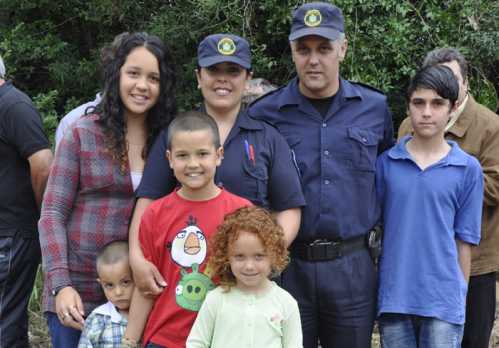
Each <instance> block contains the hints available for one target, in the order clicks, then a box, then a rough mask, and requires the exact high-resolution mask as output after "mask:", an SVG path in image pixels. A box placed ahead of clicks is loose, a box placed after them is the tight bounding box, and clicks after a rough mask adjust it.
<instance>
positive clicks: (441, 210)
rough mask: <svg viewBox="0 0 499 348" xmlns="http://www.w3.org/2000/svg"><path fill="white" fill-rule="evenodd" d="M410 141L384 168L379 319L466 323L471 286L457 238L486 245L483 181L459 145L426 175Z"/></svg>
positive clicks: (379, 181) (381, 163)
mask: <svg viewBox="0 0 499 348" xmlns="http://www.w3.org/2000/svg"><path fill="white" fill-rule="evenodd" d="M410 138H411V137H410V136H407V137H404V138H402V139H401V140H400V142H399V143H398V144H397V145H396V146H395V147H393V148H392V149H390V150H388V151H386V152H385V153H383V154H382V155H381V156H380V157H379V159H378V161H377V171H376V187H377V192H378V195H379V199H380V202H381V203H382V210H383V221H384V236H383V250H382V254H381V259H380V265H379V292H378V315H380V314H382V313H400V314H412V315H420V316H426V317H434V318H438V319H440V320H444V321H447V322H450V323H454V324H463V323H464V316H465V305H466V292H467V287H468V286H467V284H466V281H465V279H464V276H463V273H462V271H461V268H460V266H459V260H458V251H457V245H456V239H460V240H461V241H463V242H466V243H469V244H478V243H479V242H480V222H481V216H482V214H481V212H482V203H483V175H482V169H481V167H480V164H479V162H478V161H477V159H476V158H474V157H473V156H470V155H468V154H466V153H465V152H464V151H463V150H461V149H460V148H459V146H458V145H457V143H455V142H453V141H448V143H449V145H451V150H450V151H449V153H448V154H447V155H446V156H445V157H444V158H442V159H441V160H440V161H438V162H437V163H435V164H433V165H431V166H429V167H427V168H426V169H425V170H421V169H420V168H419V166H418V165H417V164H416V163H415V162H414V161H413V160H412V158H411V155H410V154H409V152H407V150H406V143H407V141H408V140H409V139H410Z"/></svg>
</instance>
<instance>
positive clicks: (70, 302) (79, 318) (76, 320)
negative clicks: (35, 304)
mask: <svg viewBox="0 0 499 348" xmlns="http://www.w3.org/2000/svg"><path fill="white" fill-rule="evenodd" d="M55 311H56V313H57V316H58V317H59V321H60V322H61V324H62V325H64V326H67V327H71V328H73V329H76V330H82V329H83V324H84V322H85V319H84V318H83V316H84V315H85V312H84V311H83V303H82V301H81V297H80V294H78V292H77V291H76V290H75V289H74V288H73V287H71V286H66V287H65V288H63V289H61V290H60V291H59V292H58V293H57V296H56V297H55Z"/></svg>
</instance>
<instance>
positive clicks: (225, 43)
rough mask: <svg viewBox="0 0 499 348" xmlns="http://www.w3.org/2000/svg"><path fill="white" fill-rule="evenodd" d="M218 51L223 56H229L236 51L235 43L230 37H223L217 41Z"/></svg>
mask: <svg viewBox="0 0 499 348" xmlns="http://www.w3.org/2000/svg"><path fill="white" fill-rule="evenodd" d="M217 48H218V52H220V53H221V54H223V55H225V56H230V55H232V54H234V52H236V44H235V43H234V41H233V40H232V39H231V38H228V37H224V38H223V39H221V40H220V41H218V46H217Z"/></svg>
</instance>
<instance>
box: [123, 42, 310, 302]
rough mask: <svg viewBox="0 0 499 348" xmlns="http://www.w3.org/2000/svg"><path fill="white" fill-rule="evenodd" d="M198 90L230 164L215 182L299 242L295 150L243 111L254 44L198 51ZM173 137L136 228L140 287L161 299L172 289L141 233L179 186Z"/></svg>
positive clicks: (159, 150) (153, 172)
mask: <svg viewBox="0 0 499 348" xmlns="http://www.w3.org/2000/svg"><path fill="white" fill-rule="evenodd" d="M197 59H198V69H197V70H196V77H197V81H198V88H199V89H200V90H201V93H202V95H203V97H204V103H203V107H202V109H204V111H206V113H208V114H209V115H210V116H212V117H213V118H214V119H215V121H216V123H217V125H218V128H219V131H220V136H221V141H222V144H223V147H224V160H223V162H222V164H221V166H220V167H219V168H218V170H217V173H216V176H215V182H216V183H217V184H219V185H223V186H224V187H225V188H226V189H228V190H229V191H231V192H233V193H235V194H237V195H240V196H242V197H244V198H247V199H248V200H250V201H251V202H253V204H255V205H259V206H263V207H265V208H268V209H271V210H272V211H275V212H276V219H277V221H278V223H279V224H280V225H281V226H282V227H283V229H284V232H285V236H286V241H287V243H288V245H289V244H291V242H292V241H293V239H294V237H295V236H296V233H297V231H298V228H299V225H300V216H301V212H300V207H301V206H303V205H304V198H303V194H302V192H301V188H300V181H299V177H298V172H297V169H296V167H295V165H294V162H293V159H292V154H291V151H290V149H289V147H288V145H287V143H286V141H285V140H284V138H282V136H281V135H280V134H279V133H278V132H277V131H276V130H275V129H274V128H272V127H271V126H269V125H268V124H266V123H264V122H261V121H256V120H253V119H251V118H249V117H248V116H247V114H246V112H245V111H244V110H242V109H241V99H242V96H243V92H244V90H245V88H246V86H247V83H248V81H249V79H250V78H251V75H252V73H251V55H250V48H249V44H248V42H247V41H246V40H245V39H243V38H241V37H238V36H235V35H231V34H215V35H210V36H208V37H206V38H205V39H204V40H203V41H201V43H200V44H199V46H198V57H197ZM166 144H167V132H166V130H164V131H163V132H162V133H161V134H160V136H159V137H158V139H157V141H156V143H155V145H154V147H153V149H152V151H151V153H150V155H149V157H148V160H147V164H146V168H145V170H144V176H143V179H142V182H141V185H140V187H139V188H138V190H137V196H138V197H139V199H138V201H137V205H136V207H135V212H134V216H133V219H132V223H131V226H130V236H129V239H130V256H131V260H130V261H131V264H132V268H133V272H134V278H135V283H136V284H137V285H138V287H139V289H141V290H142V291H144V293H145V294H151V295H156V294H159V293H160V292H161V290H162V289H161V287H162V286H166V284H165V283H164V280H163V279H162V277H161V275H160V274H159V273H158V271H157V270H156V268H155V267H154V266H153V265H152V264H150V263H149V262H147V261H146V260H145V259H144V257H143V255H142V252H141V250H140V246H139V244H138V242H137V240H138V229H139V223H140V218H141V216H142V214H143V212H144V210H145V208H146V207H147V206H148V205H149V204H150V203H151V202H152V200H153V199H157V198H160V197H162V196H164V195H166V194H167V193H169V192H171V191H172V190H173V189H174V188H175V186H176V181H175V178H174V176H173V173H172V171H171V169H170V168H169V165H168V162H167V160H166V157H165V152H166Z"/></svg>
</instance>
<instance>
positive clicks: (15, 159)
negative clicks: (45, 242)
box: [0, 57, 52, 348]
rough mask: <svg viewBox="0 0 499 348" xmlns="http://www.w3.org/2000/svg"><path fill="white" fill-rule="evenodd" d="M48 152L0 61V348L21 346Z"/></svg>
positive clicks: (28, 105)
mask: <svg viewBox="0 0 499 348" xmlns="http://www.w3.org/2000/svg"><path fill="white" fill-rule="evenodd" d="M51 162H52V152H51V151H50V144H49V141H48V139H47V137H46V136H45V134H44V132H43V126H42V119H41V117H40V114H39V113H38V111H37V110H36V109H35V107H34V106H33V103H32V102H31V100H30V99H29V97H28V96H27V95H26V94H24V93H23V92H21V91H19V90H18V89H17V88H15V87H14V86H13V84H12V81H6V80H5V65H4V63H3V60H2V58H1V57H0V347H9V348H15V347H19V348H21V347H22V348H24V347H29V342H28V314H27V307H28V302H29V298H30V295H31V291H32V289H33V283H34V280H35V276H36V271H37V269H38V264H39V262H40V245H39V242H38V232H37V221H38V218H39V208H40V204H41V201H42V196H43V191H44V190H45V184H46V182H47V178H48V175H49V171H50V165H51Z"/></svg>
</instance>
